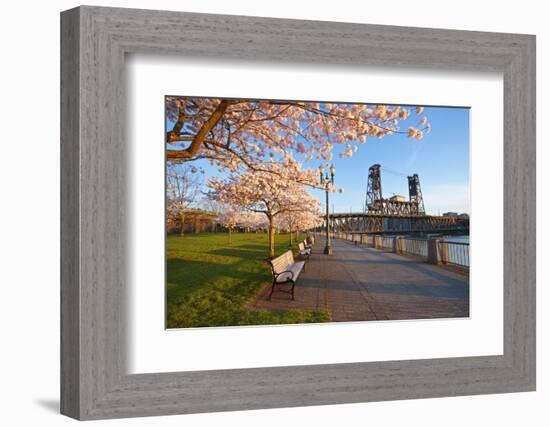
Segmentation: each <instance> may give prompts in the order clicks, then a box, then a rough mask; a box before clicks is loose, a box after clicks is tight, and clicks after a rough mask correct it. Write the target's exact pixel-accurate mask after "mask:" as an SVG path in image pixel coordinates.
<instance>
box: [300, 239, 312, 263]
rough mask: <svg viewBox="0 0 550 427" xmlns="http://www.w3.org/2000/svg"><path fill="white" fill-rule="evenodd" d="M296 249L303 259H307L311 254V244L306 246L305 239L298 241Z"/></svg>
mask: <svg viewBox="0 0 550 427" xmlns="http://www.w3.org/2000/svg"><path fill="white" fill-rule="evenodd" d="M298 250H299V251H300V256H301V257H302V258H305V259H309V256H310V255H311V246H310V247H308V246H306V243H305V240H304V241H303V242H301V243H298Z"/></svg>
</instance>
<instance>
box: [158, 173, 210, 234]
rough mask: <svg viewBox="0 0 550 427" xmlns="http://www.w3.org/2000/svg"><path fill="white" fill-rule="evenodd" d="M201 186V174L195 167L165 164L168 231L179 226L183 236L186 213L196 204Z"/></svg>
mask: <svg viewBox="0 0 550 427" xmlns="http://www.w3.org/2000/svg"><path fill="white" fill-rule="evenodd" d="M201 187H202V174H201V173H200V171H198V170H197V168H196V167H194V166H190V165H184V164H174V163H168V164H167V174H166V222H167V228H168V230H169V231H170V230H176V229H178V228H179V230H180V234H181V235H182V236H183V234H184V231H185V216H186V213H187V212H188V211H189V209H192V208H193V207H195V206H196V205H197V203H198V197H199V195H200V190H201Z"/></svg>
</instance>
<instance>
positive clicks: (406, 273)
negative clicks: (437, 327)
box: [248, 238, 469, 322]
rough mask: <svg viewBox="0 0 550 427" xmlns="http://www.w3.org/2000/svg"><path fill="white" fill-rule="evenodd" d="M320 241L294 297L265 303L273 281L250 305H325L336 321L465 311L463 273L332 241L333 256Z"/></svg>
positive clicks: (465, 314) (283, 295) (274, 298)
mask: <svg viewBox="0 0 550 427" xmlns="http://www.w3.org/2000/svg"><path fill="white" fill-rule="evenodd" d="M324 244H325V243H324V240H323V239H322V238H318V239H316V243H315V247H314V250H313V253H312V255H311V259H310V260H309V261H308V262H307V264H306V271H305V272H303V273H302V274H301V275H300V278H299V279H298V282H297V284H296V287H295V300H294V301H292V300H291V299H290V295H288V294H286V293H283V292H275V293H274V294H273V296H272V298H271V301H269V300H268V299H267V297H268V295H269V292H270V289H271V285H270V284H269V285H267V284H266V286H265V287H264V288H263V289H262V290H261V291H260V292H259V294H258V296H257V297H256V299H254V300H253V301H252V302H251V303H249V304H248V308H249V309H253V310H254V309H256V310H258V309H260V310H281V309H283V310H286V309H292V308H298V309H305V310H319V309H322V308H327V309H328V310H329V312H330V315H331V317H332V320H333V321H335V322H346V321H359V320H363V321H364V320H397V319H426V318H449V317H468V315H469V277H468V275H467V274H464V273H462V272H457V271H453V270H451V269H448V268H444V267H442V266H435V265H430V264H427V263H425V262H422V261H421V260H418V259H413V258H409V257H406V256H403V255H397V254H393V253H391V252H388V251H384V250H380V249H373V248H367V247H364V246H355V245H354V244H352V243H351V242H347V241H342V240H334V241H333V249H334V255H333V256H326V255H324V254H323V253H322V249H323V248H324Z"/></svg>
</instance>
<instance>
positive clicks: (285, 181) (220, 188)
mask: <svg viewBox="0 0 550 427" xmlns="http://www.w3.org/2000/svg"><path fill="white" fill-rule="evenodd" d="M267 167H269V168H270V170H269V171H266V172H247V173H244V174H242V175H231V176H229V177H228V178H226V179H212V180H210V181H209V186H210V188H211V191H210V193H209V195H210V197H212V198H213V199H214V200H216V201H218V202H220V203H223V204H227V205H230V206H235V207H241V208H243V209H246V210H248V211H250V212H256V213H261V214H263V215H265V217H266V218H267V222H268V227H267V228H268V236H269V257H270V258H273V257H274V256H275V226H276V223H275V220H276V218H277V216H278V215H281V214H282V213H285V212H300V211H309V210H310V211H312V212H314V211H315V210H318V209H319V202H318V201H317V200H316V199H315V198H314V197H313V196H311V195H310V194H309V193H308V192H307V191H306V190H305V188H304V185H302V184H299V183H297V182H295V181H293V180H292V179H289V177H288V176H287V175H288V172H287V171H286V170H285V168H284V167H283V166H281V165H279V164H269V165H267Z"/></svg>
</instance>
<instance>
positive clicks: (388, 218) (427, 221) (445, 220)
mask: <svg viewBox="0 0 550 427" xmlns="http://www.w3.org/2000/svg"><path fill="white" fill-rule="evenodd" d="M381 170H382V166H381V165H379V164H374V165H372V166H371V167H370V168H369V174H368V182H367V192H366V197H365V211H364V212H360V213H353V212H350V213H332V214H329V220H330V230H331V231H332V232H334V233H352V234H354V233H357V234H402V233H406V234H409V233H419V234H420V233H426V234H429V233H434V234H435V233H448V234H467V233H469V230H470V219H469V218H468V217H467V216H466V217H464V216H433V215H426V211H425V209H424V199H423V197H422V190H421V189H420V178H419V177H418V174H413V175H410V176H407V175H404V174H401V173H397V172H393V173H397V174H398V175H403V176H406V177H407V180H408V189H409V200H405V198H404V197H403V196H393V197H390V198H384V196H383V195H382V174H381ZM386 171H387V170H386ZM324 229H326V217H325V219H324V224H323V227H322V228H321V227H319V228H318V231H321V230H324Z"/></svg>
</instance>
